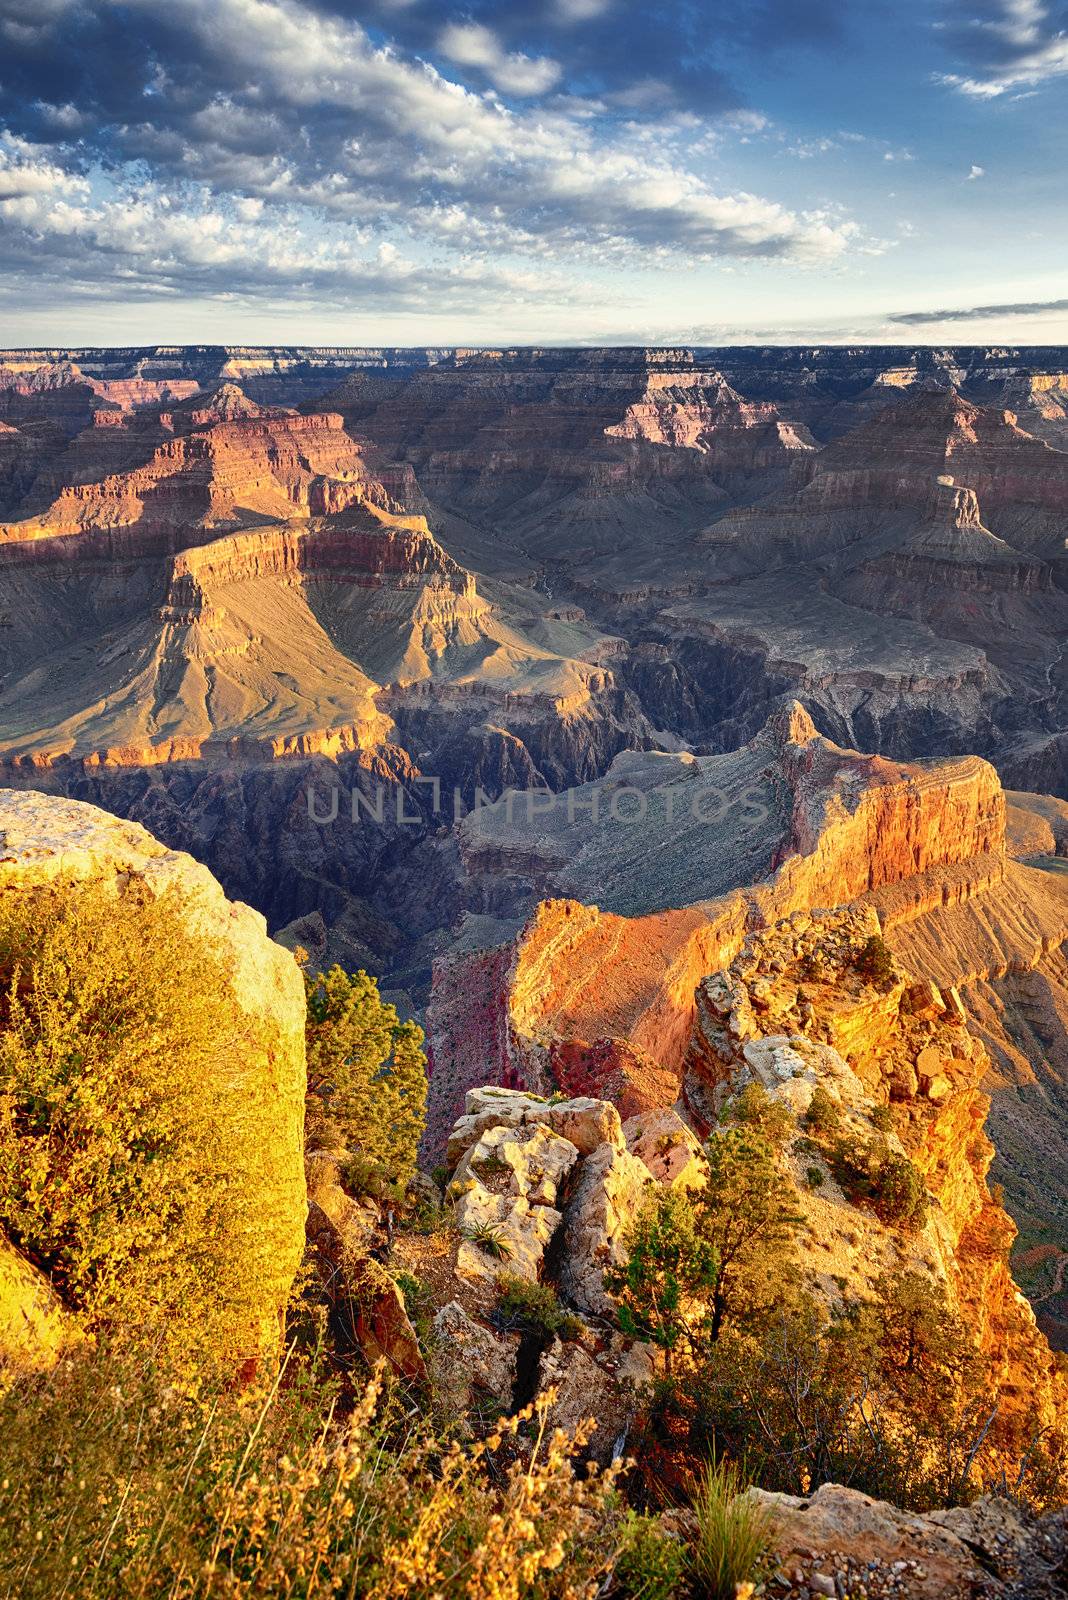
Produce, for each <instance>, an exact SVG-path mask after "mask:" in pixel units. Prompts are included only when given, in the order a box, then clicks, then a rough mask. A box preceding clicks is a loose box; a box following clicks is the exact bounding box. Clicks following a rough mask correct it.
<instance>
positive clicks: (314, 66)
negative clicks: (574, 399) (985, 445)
mask: <svg viewBox="0 0 1068 1600" xmlns="http://www.w3.org/2000/svg"><path fill="white" fill-rule="evenodd" d="M1066 90H1068V0H897V3H895V4H892V5H890V4H886V3H882V4H874V3H867V0H468V3H467V4H466V5H462V6H454V5H452V4H448V3H445V0H0V345H4V346H11V345H41V344H71V345H78V344H94V343H100V344H124V343H130V344H146V343H193V342H212V343H215V342H225V343H231V344H232V343H247V344H292V343H308V344H342V345H353V344H390V345H423V344H440V345H447V346H452V345H456V344H466V345H487V344H502V343H507V344H537V343H547V344H575V343H595V344H645V343H654V344H710V345H715V344H732V343H742V344H753V343H765V342H768V343H831V342H835V343H840V342H864V343H869V342H879V343H889V344H906V345H915V344H951V343H955V344H987V345H989V344H1015V345H1018V344H1052V343H1059V342H1068V271H1066V267H1065V263H1066V262H1068V179H1066V175H1065V172H1066V163H1065V138H1064V129H1065V126H1066V110H1068V106H1066Z"/></svg>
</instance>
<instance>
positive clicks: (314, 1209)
mask: <svg viewBox="0 0 1068 1600" xmlns="http://www.w3.org/2000/svg"><path fill="white" fill-rule="evenodd" d="M307 1229H308V1242H309V1246H310V1250H311V1260H312V1264H313V1266H314V1267H315V1269H316V1271H317V1272H318V1275H319V1281H320V1283H321V1285H322V1289H323V1293H324V1295H325V1298H326V1301H327V1303H328V1304H329V1306H330V1315H331V1322H332V1325H333V1331H334V1335H335V1338H336V1339H337V1340H338V1342H339V1344H340V1346H341V1347H342V1348H343V1349H344V1348H345V1347H346V1346H347V1347H348V1348H349V1349H350V1350H353V1349H354V1350H359V1352H360V1354H361V1355H362V1356H363V1358H364V1360H365V1361H366V1362H367V1363H368V1365H369V1366H372V1367H374V1366H377V1364H378V1363H379V1362H380V1361H384V1362H385V1363H386V1365H387V1366H388V1367H389V1368H390V1370H391V1371H392V1372H394V1373H395V1374H396V1375H397V1376H398V1377H400V1378H405V1379H407V1380H408V1381H409V1382H411V1383H420V1384H423V1383H426V1382H427V1381H428V1379H427V1370H426V1363H425V1362H424V1360H423V1354H422V1351H421V1350H420V1348H419V1341H418V1339H417V1338H416V1335H415V1329H414V1328H413V1327H412V1324H411V1321H410V1319H409V1317H408V1311H407V1308H406V1307H405V1304H404V1296H403V1294H402V1293H401V1291H400V1289H399V1288H398V1287H397V1285H396V1283H394V1281H393V1279H392V1278H391V1277H390V1275H389V1273H388V1272H387V1271H386V1269H385V1267H383V1266H382V1265H381V1263H380V1262H378V1261H375V1260H373V1259H372V1258H371V1257H370V1256H366V1255H361V1254H360V1253H359V1252H358V1251H357V1250H353V1249H350V1248H349V1247H348V1246H347V1245H346V1242H345V1239H344V1237H343V1235H342V1233H341V1231H340V1230H339V1229H338V1228H337V1227H336V1226H335V1224H334V1223H333V1222H332V1221H331V1219H330V1218H329V1217H328V1216H327V1214H326V1212H325V1211H324V1210H323V1209H322V1207H321V1206H320V1205H319V1204H318V1203H317V1202H313V1203H312V1204H311V1205H310V1206H309V1207H308V1223H307Z"/></svg>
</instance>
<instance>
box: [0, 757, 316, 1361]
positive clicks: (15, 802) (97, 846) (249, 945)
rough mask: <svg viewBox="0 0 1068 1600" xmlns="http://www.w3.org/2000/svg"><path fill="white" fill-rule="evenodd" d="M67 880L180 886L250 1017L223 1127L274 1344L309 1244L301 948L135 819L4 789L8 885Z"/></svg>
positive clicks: (262, 1333)
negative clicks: (256, 1232)
mask: <svg viewBox="0 0 1068 1600" xmlns="http://www.w3.org/2000/svg"><path fill="white" fill-rule="evenodd" d="M46 886H47V887H56V886H62V887H63V889H64V890H65V892H67V893H69V894H70V895H77V894H78V893H79V892H81V891H82V890H83V889H89V888H92V889H93V890H94V891H96V892H99V893H103V894H105V895H107V896H110V897H113V898H114V901H115V914H116V916H121V915H122V913H123V904H124V902H125V901H126V900H127V898H129V899H130V900H131V901H135V900H136V897H137V896H139V895H148V896H150V897H156V896H159V895H162V894H164V893H165V892H173V894H174V899H175V905H176V907H177V911H176V914H177V915H178V916H180V917H181V919H182V921H183V923H184V925H185V927H186V928H187V929H188V931H189V932H191V933H192V935H193V936H194V937H195V938H196V939H197V940H199V941H200V942H201V944H202V945H203V947H204V951H205V955H206V956H210V957H211V958H212V959H213V960H215V961H216V962H217V963H218V964H219V966H220V968H221V970H222V971H224V972H225V973H227V974H228V976H229V981H230V983H231V986H232V990H233V995H234V998H235V1000H236V1002H237V1004H238V1006H239V1007H240V1009H241V1011H242V1012H243V1014H244V1016H245V1018H246V1029H245V1036H244V1037H245V1047H244V1049H243V1051H242V1052H241V1054H240V1056H239V1057H238V1058H236V1059H234V1060H232V1061H231V1062H229V1063H228V1064H227V1065H226V1066H225V1067H224V1068H223V1070H224V1071H225V1072H226V1073H227V1078H226V1088H227V1091H228V1095H229V1102H230V1104H231V1106H232V1112H233V1121H232V1124H230V1125H228V1126H227V1127H225V1128H221V1129H220V1130H219V1131H220V1138H221V1139H222V1141H223V1142H224V1143H225V1144H226V1146H227V1149H228V1160H229V1164H230V1172H231V1181H232V1182H234V1183H241V1184H247V1185H248V1186H249V1188H250V1190H251V1191H252V1192H253V1193H254V1194H255V1196H256V1199H257V1209H258V1211H259V1213H260V1215H261V1216H262V1217H263V1219H264V1224H263V1231H262V1237H260V1238H259V1239H254V1240H251V1241H247V1240H246V1241H243V1244H242V1248H243V1250H245V1251H246V1252H248V1253H249V1255H250V1261H251V1264H252V1266H253V1279H252V1281H253V1282H254V1284H255V1286H256V1292H257V1296H258V1303H257V1308H256V1312H255V1316H256V1326H255V1328H254V1329H244V1330H241V1331H239V1330H237V1329H235V1340H236V1341H238V1342H239V1343H240V1345H241V1346H242V1347H243V1348H244V1349H245V1350H247V1349H248V1348H249V1344H250V1343H252V1344H254V1345H255V1346H256V1347H258V1348H259V1350H260V1351H262V1352H268V1351H270V1352H273V1351H275V1350H276V1349H277V1347H278V1343H279V1336H280V1331H281V1314H282V1311H283V1308H284V1306H285V1304H286V1301H287V1298H288V1295H289V1290H290V1286H291V1284H292V1282H293V1278H294V1276H295V1274H296V1271H297V1268H298V1266H299V1264H300V1259H301V1254H302V1251H303V1243H304V1213H305V1188H304V1171H303V1160H302V1150H301V1146H302V1140H303V1129H304V1091H305V1066H304V986H303V982H302V980H301V976H300V972H299V970H298V968H297V966H296V964H295V962H294V961H293V958H292V956H291V955H290V954H289V953H288V952H287V951H285V950H282V949H281V948H280V947H279V946H278V945H276V944H275V943H274V942H273V941H272V940H271V939H269V938H268V937H267V927H266V923H265V921H264V919H263V917H262V916H260V914H259V913H258V912H256V911H253V910H252V909H251V907H249V906H246V905H241V904H240V903H237V902H231V901H230V900H228V899H227V898H226V896H225V895H224V894H223V891H222V889H221V888H220V886H219V884H218V883H217V882H216V880H215V879H214V878H213V877H212V875H211V873H210V872H209V871H208V870H207V868H206V867H203V866H200V865H199V864H198V863H197V862H195V861H194V860H193V859H192V858H191V857H190V856H187V855H182V854H180V853H179V852H177V851H173V850H168V849H166V848H165V847H164V846H163V845H161V844H160V843H159V842H158V841H157V840H156V839H154V838H153V837H152V835H151V834H150V833H148V832H146V830H145V829H144V828H142V827H139V826H138V825H137V824H136V823H131V822H122V821H119V820H118V819H116V818H115V817H112V816H109V815H108V814H107V813H106V812H103V811H99V810H97V808H96V807H95V806H90V805H85V804H83V803H81V802H80V801H74V800H61V799H57V798H54V797H52V796H46V795H42V794H37V793H35V792H34V791H32V790H25V791H15V790H10V789H3V790H0V893H5V894H20V895H30V894H32V893H33V892H34V891H35V890H37V889H40V888H43V887H46Z"/></svg>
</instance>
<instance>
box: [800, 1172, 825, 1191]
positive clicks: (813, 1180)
mask: <svg viewBox="0 0 1068 1600" xmlns="http://www.w3.org/2000/svg"><path fill="white" fill-rule="evenodd" d="M824 1176H825V1175H824V1171H823V1168H822V1167H809V1168H808V1170H807V1172H806V1173H805V1177H806V1179H807V1180H808V1186H809V1188H810V1189H822V1188H823V1183H824Z"/></svg>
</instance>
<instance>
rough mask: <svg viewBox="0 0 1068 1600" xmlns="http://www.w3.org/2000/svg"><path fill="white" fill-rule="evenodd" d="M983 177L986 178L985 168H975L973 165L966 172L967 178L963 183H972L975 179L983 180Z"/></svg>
mask: <svg viewBox="0 0 1068 1600" xmlns="http://www.w3.org/2000/svg"><path fill="white" fill-rule="evenodd" d="M985 177H986V168H985V167H977V166H974V165H973V166H972V167H971V169H970V170H969V172H968V176H967V178H966V179H965V180H964V181H965V183H974V182H975V180H976V178H985Z"/></svg>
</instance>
